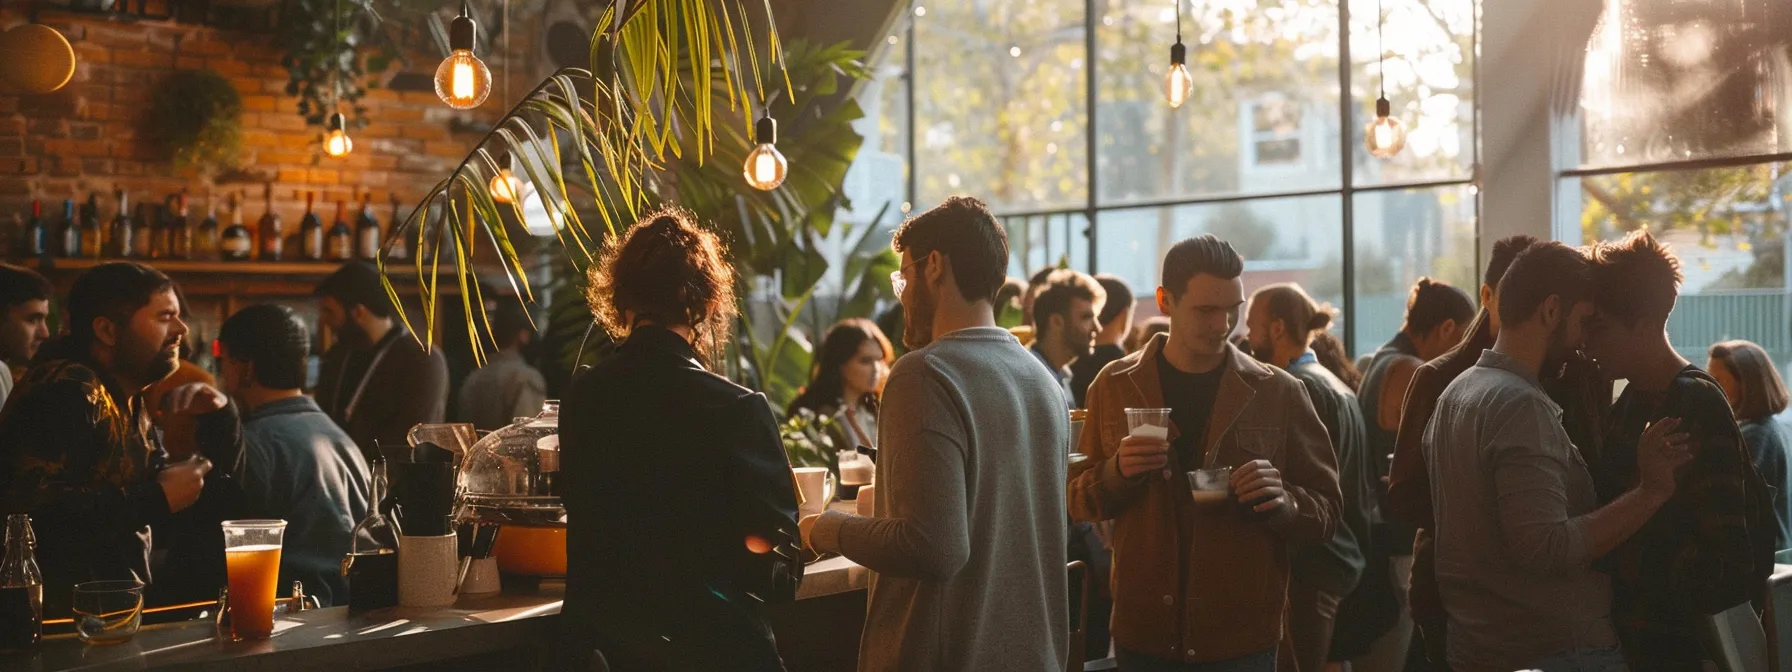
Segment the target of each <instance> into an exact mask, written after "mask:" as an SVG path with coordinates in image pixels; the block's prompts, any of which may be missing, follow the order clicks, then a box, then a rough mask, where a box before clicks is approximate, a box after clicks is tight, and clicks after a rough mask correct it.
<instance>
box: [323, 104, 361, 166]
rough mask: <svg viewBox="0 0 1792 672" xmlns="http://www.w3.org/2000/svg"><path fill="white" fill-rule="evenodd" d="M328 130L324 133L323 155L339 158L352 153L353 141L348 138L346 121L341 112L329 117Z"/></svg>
mask: <svg viewBox="0 0 1792 672" xmlns="http://www.w3.org/2000/svg"><path fill="white" fill-rule="evenodd" d="M329 129H330V130H329V132H327V133H324V154H328V155H329V156H331V157H335V158H341V157H344V156H348V153H349V152H351V151H354V149H355V141H354V140H352V139H350V138H349V137H348V119H347V118H346V117H344V116H342V113H341V112H338V113H336V114H332V115H330V124H329Z"/></svg>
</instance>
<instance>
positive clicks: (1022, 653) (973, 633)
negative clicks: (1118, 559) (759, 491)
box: [802, 197, 1070, 670]
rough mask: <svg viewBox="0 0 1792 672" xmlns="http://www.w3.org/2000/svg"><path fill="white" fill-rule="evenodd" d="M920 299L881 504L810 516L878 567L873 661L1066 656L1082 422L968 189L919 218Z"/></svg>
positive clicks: (814, 542) (817, 536)
mask: <svg viewBox="0 0 1792 672" xmlns="http://www.w3.org/2000/svg"><path fill="white" fill-rule="evenodd" d="M893 246H894V248H895V250H896V251H897V252H898V253H900V254H901V255H902V268H901V270H899V271H897V272H896V273H894V274H892V276H891V281H892V283H893V284H894V285H895V289H896V293H897V295H898V296H899V297H900V298H901V300H902V305H903V310H904V311H905V312H906V313H907V316H908V317H907V325H906V327H905V328H904V332H903V341H904V343H905V344H907V345H908V347H909V348H911V349H913V351H912V352H910V353H909V354H908V355H906V356H904V357H903V358H902V359H901V360H899V361H897V362H896V366H895V367H894V368H893V369H892V370H891V372H890V378H889V382H888V383H886V384H885V387H884V397H883V409H882V413H881V416H880V418H879V422H878V425H879V437H878V438H879V445H880V447H881V450H880V451H879V455H880V457H881V459H879V460H878V464H877V472H878V473H877V482H878V496H877V501H876V504H875V509H876V510H875V514H876V515H874V516H871V517H863V516H853V515H847V514H843V513H838V512H828V513H824V514H822V515H820V516H811V517H810V518H807V519H805V520H803V521H802V529H803V539H804V541H805V542H806V543H808V544H809V546H810V547H811V548H814V549H815V550H817V551H824V552H827V551H831V552H839V553H841V554H843V555H845V556H846V557H848V558H850V559H852V560H853V561H855V562H858V563H859V564H862V565H864V566H866V567H868V568H870V569H871V570H872V571H873V572H874V574H873V576H872V579H871V595H870V606H869V608H868V609H867V611H868V613H867V614H866V618H865V634H864V638H863V639H862V640H861V642H860V644H859V669H861V670H1062V669H1064V667H1065V656H1066V655H1067V647H1068V641H1067V637H1068V622H1067V612H1068V609H1067V605H1068V604H1069V602H1068V593H1067V588H1066V576H1065V568H1064V555H1065V552H1064V544H1065V538H1064V534H1065V529H1064V511H1065V501H1064V484H1065V478H1066V476H1065V463H1066V462H1067V458H1068V453H1069V445H1070V426H1069V425H1070V422H1069V417H1068V414H1067V413H1066V412H1065V411H1064V398H1063V392H1062V388H1061V387H1060V386H1059V385H1058V383H1057V381H1055V380H1053V379H1052V377H1051V374H1050V373H1049V372H1047V371H1046V370H1045V367H1043V366H1040V365H1039V362H1038V360H1036V359H1035V358H1034V357H1033V356H1032V355H1031V354H1029V353H1028V352H1027V351H1026V350H1025V349H1023V348H1022V347H1021V346H1020V343H1019V341H1017V340H1015V338H1014V336H1012V335H1010V334H1009V333H1008V332H1007V331H1005V330H1003V329H1001V328H999V327H997V326H996V324H995V314H994V310H993V308H992V306H993V303H994V299H995V294H996V290H997V289H998V288H1000V287H1001V286H1002V282H1003V275H1002V272H1003V269H1004V268H1005V267H1006V266H1007V264H1008V239H1007V235H1006V234H1005V233H1004V232H1003V230H1002V227H1001V225H1000V224H998V223H997V222H996V220H995V217H993V216H992V215H991V214H990V212H989V210H988V208H987V207H985V206H984V205H983V203H982V202H981V201H978V200H976V199H973V198H965V197H954V198H951V199H948V200H947V201H946V202H945V203H944V204H942V205H940V206H939V207H937V208H934V209H932V210H929V211H927V212H925V213H922V214H921V215H920V216H917V217H915V218H914V219H911V220H909V221H908V222H907V223H905V224H903V226H902V229H901V230H899V231H897V233H896V239H895V241H894V243H893Z"/></svg>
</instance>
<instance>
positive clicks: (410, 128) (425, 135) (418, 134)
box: [398, 124, 449, 144]
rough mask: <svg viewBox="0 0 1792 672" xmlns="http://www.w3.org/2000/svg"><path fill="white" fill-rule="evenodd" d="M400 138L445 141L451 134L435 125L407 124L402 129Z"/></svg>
mask: <svg viewBox="0 0 1792 672" xmlns="http://www.w3.org/2000/svg"><path fill="white" fill-rule="evenodd" d="M398 137H401V138H418V139H421V140H444V141H445V140H447V139H448V138H449V134H448V129H447V128H445V127H442V126H437V125H435V124H405V125H404V126H401V127H400V129H399V134H398ZM431 144H434V143H431Z"/></svg>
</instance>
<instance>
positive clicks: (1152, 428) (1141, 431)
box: [1132, 425, 1170, 441]
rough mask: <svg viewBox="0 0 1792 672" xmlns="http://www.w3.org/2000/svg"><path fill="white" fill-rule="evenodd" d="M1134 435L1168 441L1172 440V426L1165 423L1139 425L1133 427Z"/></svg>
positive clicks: (1134, 436)
mask: <svg viewBox="0 0 1792 672" xmlns="http://www.w3.org/2000/svg"><path fill="white" fill-rule="evenodd" d="M1132 436H1133V438H1139V439H1156V440H1158V441H1168V440H1170V428H1169V427H1165V426H1163V425H1139V426H1137V427H1134V428H1132Z"/></svg>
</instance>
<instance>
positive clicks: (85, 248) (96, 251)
mask: <svg viewBox="0 0 1792 672" xmlns="http://www.w3.org/2000/svg"><path fill="white" fill-rule="evenodd" d="M105 237H106V226H105V225H104V224H101V223H100V195H99V194H98V193H95V192H88V193H87V205H85V206H82V208H81V254H82V255H83V256H88V257H93V258H95V259H97V258H99V256H100V253H101V252H104V251H105V250H104V249H103V248H104V247H105V242H106V241H105Z"/></svg>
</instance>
